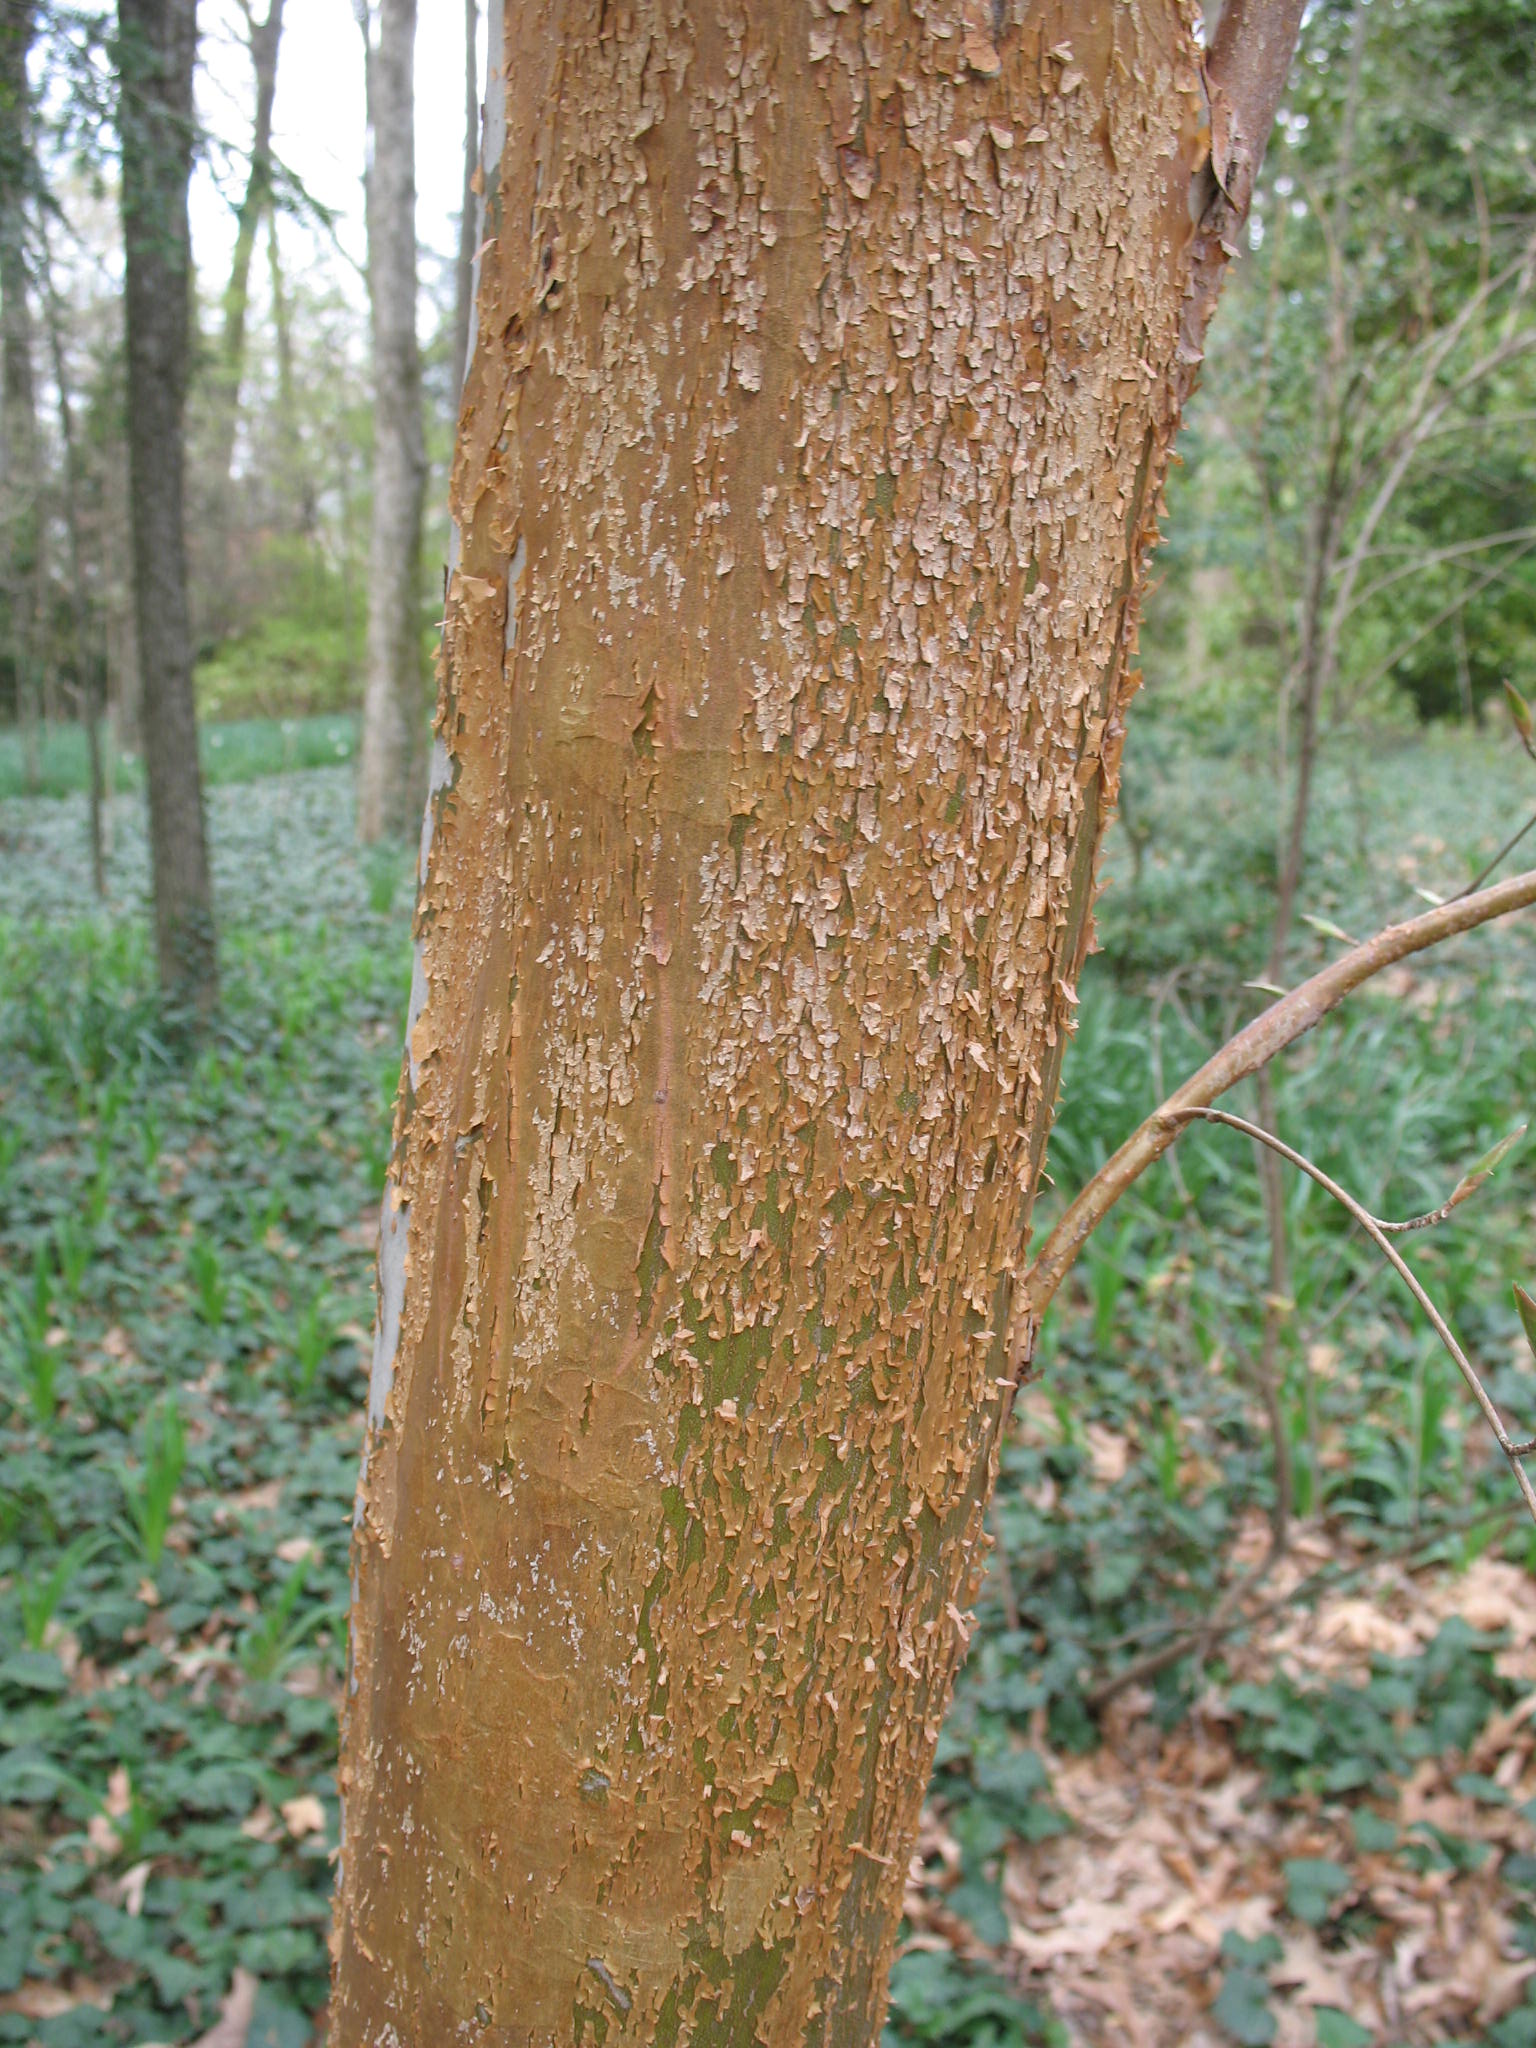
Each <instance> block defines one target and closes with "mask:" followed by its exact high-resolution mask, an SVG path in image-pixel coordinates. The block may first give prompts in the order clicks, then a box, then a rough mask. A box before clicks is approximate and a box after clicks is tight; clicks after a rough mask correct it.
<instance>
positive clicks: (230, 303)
mask: <svg viewBox="0 0 1536 2048" xmlns="http://www.w3.org/2000/svg"><path fill="white" fill-rule="evenodd" d="M283 5H284V0H267V12H266V18H265V20H263V21H257V19H256V17H255V14H254V13H253V12H252V10H251V9H250V7H249V6H247V7H246V8H245V9H244V12H245V21H246V31H247V42H248V47H249V49H250V53H251V70H252V73H253V75H254V79H255V85H256V114H255V121H254V125H253V129H252V136H251V168H250V172H249V174H248V176H247V178H246V183H245V193H244V196H243V197H242V198H241V201H240V210H239V212H238V213H237V215H236V216H235V253H234V256H233V258H232V260H231V262H230V267H229V282H228V284H227V285H226V286H225V288H224V332H223V335H222V337H221V339H220V343H219V350H218V358H217V365H216V369H215V372H214V375H215V390H214V405H213V461H212V464H211V473H212V482H213V503H214V523H215V528H216V531H215V536H214V540H215V546H214V564H215V569H214V574H215V580H216V588H215V590H214V592H213V594H212V595H213V606H212V609H213V612H214V616H213V618H212V619H211V620H209V621H208V622H207V623H208V624H209V625H210V626H211V627H212V629H213V630H214V631H215V632H217V633H223V632H225V631H227V630H228V627H229V605H230V589H231V585H232V583H233V580H234V579H233V561H232V554H231V551H232V548H233V543H234V534H233V504H232V490H231V483H232V477H231V472H232V471H233V468H234V461H235V440H236V436H237V434H238V432H239V425H240V382H241V379H242V378H243V376H244V375H245V336H246V324H247V320H248V316H249V313H250V300H251V263H252V261H253V259H254V257H255V254H256V237H257V235H258V234H259V232H260V230H261V225H262V222H263V220H265V219H266V218H267V216H268V215H269V214H270V212H271V209H272V109H273V106H274V104H275V102H276V99H277V56H278V49H279V47H280V45H281V42H282V35H283Z"/></svg>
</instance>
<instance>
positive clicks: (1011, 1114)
mask: <svg viewBox="0 0 1536 2048" xmlns="http://www.w3.org/2000/svg"><path fill="white" fill-rule="evenodd" d="M503 27H504V35H505V44H504V47H505V48H507V49H508V50H510V51H513V52H515V53H516V60H515V65H514V66H513V68H512V70H511V72H510V75H509V86H508V90H509V107H508V121H507V142H506V147H505V151H504V154H503V156H502V160H501V163H500V167H499V173H498V174H497V175H496V177H495V178H494V180H493V193H494V197H493V203H492V217H491V220H490V223H489V225H488V227H487V238H488V240H489V242H490V246H489V248H488V250H487V252H486V255H485V260H484V266H483V275H482V279H481V288H480V298H479V310H478V321H479V341H478V345H477V347H476V350H475V354H474V360H473V365H472V368H471V371H470V375H469V379H468V382H467V385H466V390H465V412H464V417H463V422H462V426H461V433H460V446H459V453H458V461H457V466H456V471H455V477H454V500H455V511H456V515H457V518H458V521H459V525H460V530H461V533H462V538H463V552H462V560H461V562H460V565H459V567H458V570H457V572H456V574H455V577H454V580H453V583H452V587H451V590H450V596H449V607H448V631H447V645H446V657H445V674H444V684H443V691H442V698H441V704H440V708H439V715H438V733H439V742H440V744H439V753H438V765H437V773H436V777H435V781H436V784H437V793H436V795H435V796H434V799H433V804H432V812H431V818H430V820H429V831H430V844H429V851H428V853H427V857H426V860H425V873H424V886H423V891H422V898H421V907H420V914H419V924H418V937H419V963H418V974H417V985H416V991H415V995H414V999H413V1004H412V1012H413V1022H412V1029H411V1038H410V1048H409V1058H408V1071H407V1078H406V1083H405V1086H404V1088H403V1091H402V1101H401V1107H400V1113H399V1122H398V1131H397V1140H398V1142H397V1146H396V1153H395V1160H394V1164H393V1166H392V1169H391V1190H390V1196H389V1201H388V1217H387V1227H386V1237H385V1250H384V1255H383V1272H384V1298H383V1304H382V1315H381V1335H380V1345H379V1358H378V1363H377V1368H376V1375H375V1388H374V1422H373V1425H372V1427H371V1428H370V1436H369V1448H368V1459H367V1469H366V1473H365V1478H364V1483H363V1487H362V1491H361V1495H360V1500H359V1523H358V1536H357V1545H356V1573H357V1592H356V1600H355V1605H354V1614H353V1666H354V1668H353V1679H352V1698H351V1703H350V1706H349V1711H348V1717H347V1729H346V1738H345V1754H344V1763H343V1790H344V1797H345V1802H346V1844H345V1849H344V1855H343V1872H342V1885H341V1894H340V1902H339V1909H338V1929H337V1947H338V1972H337V1989H336V2001H335V2010H334V2019H333V2027H334V2035H333V2038H334V2040H335V2042H336V2043H337V2048H363V2044H367V2048H429V2044H430V2048H438V2044H440V2043H447V2042H450V2041H457V2040H461V2039H462V2040H465V2041H469V2040H473V2041H477V2042H503V2043H518V2044H524V2043H526V2044H535V2043H537V2044H545V2043H565V2042H576V2041H600V2040H602V2039H603V2038H605V2036H607V2035H608V2034H612V2035H613V2036H614V2037H615V2038H617V2037H618V2036H620V2035H622V2036H623V2037H624V2038H626V2039H629V2040H632V2041H636V2042H640V2043H646V2044H650V2043H669V2042H684V2041H689V2042H706V2041H707V2042H715V2043H722V2044H724V2043H732V2044H735V2043H741V2044H746V2043H752V2042H760V2043H765V2044H776V2048H790V2044H794V2048H800V2044H803V2043H812V2042H828V2043H833V2042H836V2043H849V2044H858V2048H865V2044H867V2043H868V2042H869V2041H870V2040H872V2039H873V2037H874V2036H875V2034H876V2033H877V2032H878V2026H879V2016H880V2011H881V2007H882V2003H883V1997H884V1978H885V1972H886V1969H887V1966H888V1963H889V1959H890V1951H891V1945H892V1941H893V1939H894V1935H895V1931H896V1926H897V1922H898V1919H899V1914H900V1907H901V1894H902V1880H903V1875H904V1872H905V1868H906V1862H907V1857H908V1854H909V1850H910V1845H911V1842H912V1838H913V1833H914V1829H915V1826H916V1821H917V1816H918V1811H919V1806H920V1802H921V1799H922V1795H923V1790H924V1786H925V1782H926V1778H927V1774H928V1768H929V1763H930V1760H931V1757H932V1752H933V1745H934V1741H935V1738H936V1736H937V1733H938V1727H939V1720H940V1716H941V1714H942V1712H943V1709H944V1705H945V1702H946V1700H947V1697H948V1694H949V1689H950V1686H951V1682H952V1679H953V1675H954V1671H955V1667H956V1665H957V1663H958V1661H959V1659H960V1657H961V1656H962V1654H963V1652H964V1648H965V1641H966V1636H967V1633H968V1630H969V1621H968V1618H967V1611H966V1610H967V1605H968V1602H969V1599H970V1597H971V1595H972V1593H973V1590H974V1587H975V1583H976V1578H977V1574H978V1573H979V1570H980V1567H981V1562H982V1551H983V1537H982V1512H983V1506H984V1502H985V1497H986V1494H987V1491H988V1487H989V1485H990V1476H991V1457H992V1451H993V1447H994V1441H995V1436H996V1430H997V1424H998V1420H999V1417H1000V1414H1001V1412H1002V1403H1003V1400H1004V1398H1005V1397H1004V1390H1003V1385H1002V1384H1001V1382H1002V1381H1003V1379H1004V1377H1005V1363H1006V1360H1005V1353H1004V1319H1005V1312H1006V1307H1007V1296H1008V1289H1009V1262H1010V1260H1011V1258H1012V1256H1013V1254H1014V1253H1015V1251H1016V1249H1017V1247H1018V1245H1019V1244H1020V1242H1021V1240H1022V1235H1023V1230H1024V1225H1025V1220H1026V1216H1027V1211H1028V1207H1029V1202H1030V1199H1031V1196H1032V1194H1033V1188H1034V1181H1035V1177H1036V1172H1037V1167H1038V1161H1039V1159H1040V1156H1041V1153H1042V1150H1043V1146H1044V1141H1045V1136H1046V1133H1047V1130H1048V1126H1049V1118H1050V1109H1051V1101H1052V1097H1053V1094H1054V1081H1055V1075H1056V1072H1057V1069H1058V1063H1059V1058H1060V1052H1061V1048H1062V1044H1063V1041H1064V1038H1065V1035H1066V1034H1067V1032H1068V1031H1069V1029H1070V1020H1071V1013H1072V1007H1073V1003H1074V1000H1075V998H1074V992H1073V983H1074V981H1075V978H1076V975H1077V971H1078V968H1079V966H1080V964H1081V959H1082V955H1083V952H1084V950H1085V947H1086V944H1087V931H1088V906H1089V901H1090V897H1091V891H1092V874H1093V861H1094V854H1095V850H1096V847H1097V842H1098V838H1099V835H1100V833H1101V831H1102V827H1103V824H1104V822H1105V820H1106V818H1107V816H1108V812H1109V809H1110V806H1111V805H1112V802H1113V798H1114V790H1115V780H1116V764H1117V761H1118V755H1119V747H1120V741H1121V736H1122V731H1123V718H1124V713H1125V708H1126V702H1127V699H1128V697H1129V695H1130V693H1131V690H1132V688H1133V686H1134V677H1133V675H1132V674H1131V672H1130V670H1129V667H1128V658H1129V652H1130V649H1131V646H1132V643H1133V638H1134V623H1135V622H1134V610H1135V603H1136V595H1137V591H1138V588H1139V584H1140V580H1141V574H1142V566H1143V555H1144V552H1145V549H1146V546H1147V544H1148V542H1149V540H1150V538H1151V534H1152V529H1153V523H1154V518H1155V510H1156V505H1157V501H1158V495H1159V490H1160V486H1161V482H1162V478H1163V474H1164V469H1165V465H1166V461H1167V454H1168V448H1169V443H1170V440H1171V437H1172V434H1173V431H1174V428H1175V425H1176V415H1177V406H1178V398H1179V394H1180V392H1181V390H1182V388H1183V385H1184V383H1185V382H1187V376H1188V367H1189V363H1188V358H1189V356H1190V354H1191V335H1192V333H1197V332H1198V330H1199V327H1200V325H1201V323H1202V319H1203V315H1202V314H1201V313H1200V312H1199V311H1198V310H1197V312H1196V314H1195V315H1194V316H1190V315H1189V314H1188V312H1187V308H1186V302H1187V301H1188V300H1189V299H1190V296H1191V293H1192V292H1196V293H1197V292H1198V291H1199V290H1203V289H1204V286H1203V285H1200V284H1199V283H1198V281H1197V280H1196V278H1195V269H1196V261H1195V259H1196V255H1197V254H1201V255H1202V261H1203V260H1205V258H1208V257H1209V253H1210V252H1209V248H1208V247H1205V248H1204V249H1203V252H1202V250H1201V249H1200V248H1199V247H1198V246H1197V238H1196V230H1195V227H1194V225H1193V220H1192V206H1191V195H1192V193H1194V194H1200V193H1201V192H1202V191H1203V190H1204V189H1205V188H1204V187H1202V184H1201V174H1202V168H1203V165H1204V161H1205V153H1206V148H1207V143H1206V135H1205V129H1204V100H1203V94H1202V89H1201V82H1200V71H1199V61H1198V51H1197V47H1196V44H1195V41H1194V37H1193V31H1192V25H1191V19H1190V14H1189V10H1188V8H1187V6H1186V5H1185V4H1184V0H1072V4H1068V0H1045V4H1030V5H1028V6H1025V5H1023V4H1022V0H1015V4H1008V0H1003V4H1000V5H998V6H996V7H994V6H993V5H992V4H991V0H985V4H982V0H915V4H913V5H912V6H910V7H900V6H898V5H896V4H895V0H871V4H869V5H866V6H858V5H855V6H848V5H847V4H846V0H841V4H840V0H812V4H808V5H806V6H805V7H795V8H785V7H780V6H775V5H770V4H768V0H750V4H748V5H746V6H727V5H723V4H715V0H630V4H616V0H550V4H544V5H540V4H537V0H507V6H506V13H505V20H504V24H503ZM1209 189H1210V191H1212V192H1214V186H1213V185H1212V186H1211V187H1210V188H1209ZM1193 211H1194V212H1196V213H1198V211H1199V205H1198V204H1197V205H1196V206H1195V208H1194V209H1193ZM1202 275H1203V273H1202ZM1192 318H1193V325H1192V324H1191V321H1192ZM1181 352H1182V356H1181Z"/></svg>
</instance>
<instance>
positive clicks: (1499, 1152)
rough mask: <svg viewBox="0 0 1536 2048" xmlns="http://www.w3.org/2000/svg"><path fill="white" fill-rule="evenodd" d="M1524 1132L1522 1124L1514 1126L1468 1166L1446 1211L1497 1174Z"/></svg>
mask: <svg viewBox="0 0 1536 2048" xmlns="http://www.w3.org/2000/svg"><path fill="white" fill-rule="evenodd" d="M1525 1131H1526V1127H1525V1125H1524V1124H1516V1125H1515V1128H1514V1129H1513V1130H1512V1131H1511V1132H1510V1133H1509V1135H1508V1136H1507V1137H1503V1138H1500V1140H1499V1142H1498V1144H1497V1145H1495V1146H1494V1147H1493V1149H1492V1151H1489V1152H1485V1153H1484V1154H1483V1156H1482V1158H1481V1159H1479V1160H1478V1162H1477V1164H1476V1165H1475V1166H1469V1167H1468V1168H1467V1170H1466V1172H1465V1173H1464V1174H1463V1175H1462V1176H1461V1179H1460V1180H1459V1181H1457V1183H1456V1187H1455V1191H1454V1192H1453V1194H1452V1196H1451V1199H1450V1200H1449V1201H1448V1202H1447V1203H1446V1205H1445V1206H1446V1207H1447V1208H1448V1209H1454V1208H1456V1207H1457V1206H1458V1204H1460V1203H1462V1202H1464V1201H1465V1200H1466V1199H1467V1197H1468V1195H1475V1194H1476V1193H1477V1191H1478V1189H1479V1188H1480V1187H1481V1186H1482V1184H1483V1182H1484V1181H1485V1180H1487V1179H1489V1177H1490V1176H1491V1175H1493V1174H1495V1173H1497V1172H1498V1170H1499V1168H1500V1167H1501V1166H1502V1165H1503V1164H1504V1161H1505V1160H1506V1159H1507V1158H1508V1157H1509V1155H1510V1153H1511V1152H1513V1151H1514V1149H1515V1147H1516V1146H1517V1145H1518V1144H1519V1142H1520V1140H1521V1139H1522V1138H1523V1137H1524V1136H1525Z"/></svg>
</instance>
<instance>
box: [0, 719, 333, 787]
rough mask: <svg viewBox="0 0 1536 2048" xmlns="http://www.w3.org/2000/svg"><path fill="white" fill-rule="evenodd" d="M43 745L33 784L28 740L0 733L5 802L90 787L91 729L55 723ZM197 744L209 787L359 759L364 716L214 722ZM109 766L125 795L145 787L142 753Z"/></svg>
mask: <svg viewBox="0 0 1536 2048" xmlns="http://www.w3.org/2000/svg"><path fill="white" fill-rule="evenodd" d="M38 744H39V752H40V767H39V778H38V781H37V784H36V786H35V787H33V788H30V789H29V787H28V782H27V770H26V753H25V748H24V746H23V743H22V740H21V737H20V735H19V734H17V733H15V732H9V731H0V800H4V799H6V798H10V797H22V796H28V795H31V796H47V797H64V796H76V795H79V794H80V793H82V792H83V791H84V790H85V789H86V788H88V786H89V783H90V764H89V759H88V756H87V752H86V743H85V734H84V733H83V731H82V730H81V729H80V727H79V726H77V725H51V726H49V727H48V728H47V729H46V730H45V731H44V732H43V733H42V734H41V735H40V737H39V743H38ZM198 745H199V750H200V753H201V756H202V768H203V782H204V785H205V787H208V786H212V787H217V786H218V785H220V784H226V783H237V782H254V781H256V780H257V779H258V778H259V777H261V776H266V775H281V774H286V773H287V772H288V771H290V770H291V769H295V768H330V767H334V766H336V765H337V764H338V763H340V762H345V761H350V760H352V759H353V757H354V755H355V754H356V751H357V720H356V719H355V718H354V717H352V716H351V715H350V714H348V713H331V714H329V715H327V716H324V717H313V718H306V717H298V716H289V717H283V718H264V717H263V718H249V719H243V720H242V719H230V720H227V721H224V722H222V723H219V722H211V721H210V722H205V723H204V724H203V725H202V727H201V728H200V730H199V734H198ZM109 765H110V768H111V771H112V788H113V790H114V791H115V792H117V793H118V794H119V795H126V796H131V795H133V794H134V793H136V792H138V791H140V790H142V789H143V787H144V768H143V763H142V762H141V761H140V760H139V758H138V757H137V755H116V756H114V757H113V758H112V760H111V762H110V764H109Z"/></svg>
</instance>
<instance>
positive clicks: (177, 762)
mask: <svg viewBox="0 0 1536 2048" xmlns="http://www.w3.org/2000/svg"><path fill="white" fill-rule="evenodd" d="M118 30H119V45H118V55H119V65H120V112H119V119H120V125H121V131H122V158H123V169H122V206H123V241H124V247H125V251H126V259H127V294H126V300H127V347H128V475H129V522H130V525H131V528H132V552H133V599H134V616H135V620H136V624H137V629H138V631H137V640H138V656H139V677H140V689H141V692H142V707H141V714H140V715H141V719H142V723H143V740H144V767H145V775H146V780H147V782H148V785H149V827H150V850H151V854H152V857H153V865H154V882H155V944H156V951H157V955H158V959H159V967H160V983H161V987H162V989H163V990H164V991H165V993H166V995H167V996H168V997H171V998H172V999H174V1000H176V1001H178V1002H180V1003H185V1004H188V1005H190V1006H191V1007H193V1008H196V1009H199V1010H203V1009H206V1008H207V1007H208V1006H209V1005H210V1004H211V1003H212V1001H213V999H214V997H215V995H216V993H217V965H216V958H215V950H214V931H213V897H212V890H211V888H210V885H209V879H208V848H207V838H206V832H205V827H204V819H203V791H202V777H201V774H200V772H199V768H198V758H197V717H196V712H195V710H194V707H193V701H192V647H191V635H190V630H189V626H188V618H187V564H186V536H185V524H184V519H183V511H182V489H183V474H182V470H183V425H184V416H185V411H186V391H187V365H188V342H189V327H190V318H191V282H192V279H191V267H192V266H191V243H190V237H189V233H188V225H187V180H188V177H189V176H190V173H191V168H192V137H193V131H192V70H193V64H194V61H195V58H196V54H197V0H118Z"/></svg>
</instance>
